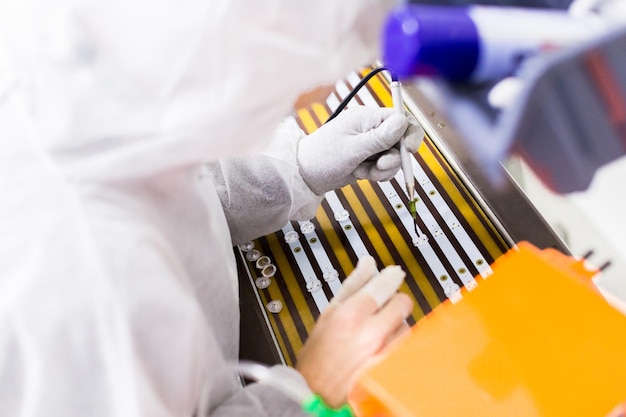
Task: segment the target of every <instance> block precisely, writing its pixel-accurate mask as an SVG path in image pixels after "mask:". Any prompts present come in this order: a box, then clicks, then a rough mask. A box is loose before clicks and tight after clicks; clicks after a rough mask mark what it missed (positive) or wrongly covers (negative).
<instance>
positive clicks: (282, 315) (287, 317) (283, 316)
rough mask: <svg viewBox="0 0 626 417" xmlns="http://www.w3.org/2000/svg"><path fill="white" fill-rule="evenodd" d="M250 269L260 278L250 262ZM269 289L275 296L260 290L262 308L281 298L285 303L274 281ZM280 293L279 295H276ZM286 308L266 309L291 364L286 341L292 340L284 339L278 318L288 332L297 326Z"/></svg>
mask: <svg viewBox="0 0 626 417" xmlns="http://www.w3.org/2000/svg"><path fill="white" fill-rule="evenodd" d="M272 256H273V254H272ZM248 269H249V270H250V271H251V273H252V275H253V277H254V279H256V278H258V277H259V276H260V275H258V274H257V272H256V269H255V268H254V266H252V265H250V264H248ZM272 286H274V288H271V287H272ZM273 290H274V291H273ZM268 291H269V292H270V297H274V298H271V299H268V298H267V297H266V295H265V291H258V293H259V295H260V297H261V301H262V302H263V306H262V307H261V308H264V309H266V310H267V307H266V306H267V303H269V302H270V301H272V300H276V299H278V300H280V301H281V302H283V304H284V300H283V299H282V296H280V292H279V291H278V289H277V288H276V284H274V283H272V284H271V285H270V286H269V287H268ZM277 293H278V296H277V295H276V294H277ZM285 310H286V309H283V311H281V312H280V313H278V314H275V313H271V312H269V311H266V313H267V316H268V318H269V320H270V324H271V326H272V329H275V330H274V331H273V333H274V335H275V336H276V340H277V341H278V346H280V350H281V351H282V353H283V357H284V359H285V362H286V363H287V364H288V365H291V362H292V361H291V358H290V357H289V355H288V354H287V351H288V350H287V345H286V343H289V345H291V342H290V341H288V340H287V341H285V340H284V339H283V336H282V335H281V333H280V332H279V331H278V330H277V329H278V324H277V320H280V321H281V322H282V324H283V327H284V328H285V332H287V327H293V328H295V326H294V325H293V321H292V320H291V316H290V315H289V312H287V313H285ZM286 320H288V321H289V322H290V323H291V324H289V325H286V324H285V321H286Z"/></svg>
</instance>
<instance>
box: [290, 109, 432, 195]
mask: <svg viewBox="0 0 626 417" xmlns="http://www.w3.org/2000/svg"><path fill="white" fill-rule="evenodd" d="M403 137H404V138H405V144H406V147H407V149H408V150H409V151H410V152H416V151H417V149H418V148H419V146H420V145H421V143H422V141H423V139H424V129H422V127H421V126H420V125H419V123H418V122H417V120H415V118H414V117H413V116H411V115H407V114H398V113H397V111H396V110H395V109H392V108H377V107H367V106H356V107H351V108H349V109H347V110H345V111H343V112H342V113H341V114H340V115H339V116H337V117H336V118H335V119H333V120H331V121H330V122H329V123H328V124H325V125H324V126H322V127H320V128H319V129H318V130H316V131H315V132H313V133H311V134H310V135H308V136H305V137H304V138H302V139H301V140H300V142H299V144H298V151H297V158H298V165H299V167H300V175H302V178H303V179H304V181H305V182H306V184H307V185H308V186H309V187H310V188H311V190H313V192H314V193H316V194H318V195H323V194H324V193H326V192H327V191H331V190H336V189H338V188H341V187H343V186H344V185H347V184H351V183H353V182H355V181H356V180H358V179H368V180H372V181H388V180H390V179H391V178H393V176H394V175H396V173H397V172H398V170H399V169H400V166H401V161H400V151H399V150H398V148H397V147H395V145H396V144H397V143H398V142H399V141H400V139H402V138H403Z"/></svg>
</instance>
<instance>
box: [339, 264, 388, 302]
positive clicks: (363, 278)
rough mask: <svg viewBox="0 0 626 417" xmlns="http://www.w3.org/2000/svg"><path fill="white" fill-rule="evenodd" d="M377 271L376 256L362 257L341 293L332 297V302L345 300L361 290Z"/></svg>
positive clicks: (345, 282)
mask: <svg viewBox="0 0 626 417" xmlns="http://www.w3.org/2000/svg"><path fill="white" fill-rule="evenodd" d="M377 272H378V269H377V268H376V261H375V260H374V258H373V257H371V256H369V255H368V256H364V257H362V258H361V259H359V261H358V262H357V264H356V267H355V268H354V271H352V273H351V274H350V275H348V277H347V278H346V279H345V280H344V281H343V283H342V284H341V289H340V290H339V293H338V294H337V295H336V296H335V297H334V298H333V299H332V302H333V303H341V302H342V301H345V300H346V299H347V298H349V297H351V296H352V295H354V294H355V293H356V292H357V291H359V290H360V289H361V288H362V287H363V286H364V285H365V284H366V283H367V282H368V281H369V280H370V279H371V278H372V277H373V276H374V275H376V274H377Z"/></svg>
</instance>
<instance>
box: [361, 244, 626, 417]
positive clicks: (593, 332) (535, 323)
mask: <svg viewBox="0 0 626 417" xmlns="http://www.w3.org/2000/svg"><path fill="white" fill-rule="evenodd" d="M492 269H493V275H491V276H490V277H488V278H486V279H483V278H480V277H478V278H477V281H478V286H477V287H476V288H475V289H474V290H472V291H467V290H465V289H464V290H462V293H461V294H462V299H460V300H459V301H458V302H456V303H455V304H453V303H451V302H450V301H449V300H448V301H446V302H444V303H443V304H441V305H440V306H438V307H437V308H435V309H434V310H433V311H432V312H431V313H430V314H429V315H428V316H426V317H425V318H424V319H422V320H420V321H419V322H418V323H417V324H416V325H414V326H413V327H412V328H411V329H410V330H409V331H408V332H407V333H406V334H405V335H403V336H402V337H401V338H400V339H398V340H397V341H396V342H395V343H394V344H393V345H392V346H390V347H389V348H388V349H387V350H386V351H385V352H384V353H383V354H382V355H380V357H379V358H377V360H375V361H372V362H371V363H370V364H368V365H367V366H366V367H365V368H364V369H363V370H362V371H361V372H360V374H359V376H358V377H357V380H356V382H355V384H354V386H353V389H352V391H351V393H350V396H349V403H350V405H351V406H352V408H353V410H354V411H355V414H356V415H357V416H360V417H374V416H376V417H383V416H393V417H439V416H441V417H457V416H468V417H517V416H519V417H535V416H537V417H539V416H541V417H604V416H607V415H609V414H610V413H615V414H611V415H621V414H620V413H619V412H617V413H616V407H617V408H618V409H619V408H621V407H620V404H623V403H624V402H625V401H626V316H625V315H623V314H622V313H620V312H619V311H617V310H616V309H614V308H613V307H611V306H610V305H609V304H608V303H607V302H606V301H605V300H604V298H603V297H602V296H601V295H600V294H599V293H598V291H597V289H596V288H595V286H594V285H593V283H592V282H591V277H592V276H593V275H594V274H595V273H596V272H597V271H589V270H587V269H586V268H585V267H584V266H583V262H582V261H577V260H575V259H573V258H571V257H567V256H565V255H563V254H561V253H559V252H557V251H555V250H551V249H548V250H539V249H537V248H535V247H534V246H532V245H531V244H529V243H526V242H522V243H520V244H519V245H518V247H517V248H515V249H512V250H510V251H509V252H507V254H505V255H503V256H502V257H500V258H499V259H498V260H497V261H496V262H495V263H494V264H493V265H492ZM624 279H626V277H624Z"/></svg>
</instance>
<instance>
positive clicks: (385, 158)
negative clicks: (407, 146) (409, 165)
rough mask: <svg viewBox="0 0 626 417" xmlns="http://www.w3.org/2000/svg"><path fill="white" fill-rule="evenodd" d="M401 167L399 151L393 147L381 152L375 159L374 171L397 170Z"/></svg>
mask: <svg viewBox="0 0 626 417" xmlns="http://www.w3.org/2000/svg"><path fill="white" fill-rule="evenodd" d="M401 165H402V161H401V160H400V150H399V149H398V148H395V147H394V148H391V149H389V150H388V151H386V152H383V153H382V154H380V156H379V157H378V159H376V169H378V170H379V171H389V170H391V169H395V170H397V169H399V168H400V166H401Z"/></svg>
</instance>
